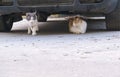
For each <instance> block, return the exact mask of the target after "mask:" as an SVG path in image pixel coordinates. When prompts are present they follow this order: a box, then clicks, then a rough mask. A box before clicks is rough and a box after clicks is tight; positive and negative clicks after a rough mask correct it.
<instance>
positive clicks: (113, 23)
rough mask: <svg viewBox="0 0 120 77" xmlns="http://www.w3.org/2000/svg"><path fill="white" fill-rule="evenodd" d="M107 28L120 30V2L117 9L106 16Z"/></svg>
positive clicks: (119, 0) (119, 1)
mask: <svg viewBox="0 0 120 77" xmlns="http://www.w3.org/2000/svg"><path fill="white" fill-rule="evenodd" d="M106 27H107V29H108V30H120V0H118V5H117V7H116V9H115V10H114V11H113V12H111V13H109V14H107V15H106Z"/></svg>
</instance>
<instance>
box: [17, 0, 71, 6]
mask: <svg viewBox="0 0 120 77" xmlns="http://www.w3.org/2000/svg"><path fill="white" fill-rule="evenodd" d="M72 2H73V0H18V4H19V5H22V6H38V5H56V4H67V3H72Z"/></svg>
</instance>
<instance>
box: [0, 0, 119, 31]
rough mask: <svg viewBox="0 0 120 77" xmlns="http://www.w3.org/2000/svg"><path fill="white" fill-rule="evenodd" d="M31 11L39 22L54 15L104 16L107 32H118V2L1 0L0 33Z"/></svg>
mask: <svg viewBox="0 0 120 77" xmlns="http://www.w3.org/2000/svg"><path fill="white" fill-rule="evenodd" d="M31 10H37V11H38V17H39V19H38V20H39V21H45V20H46V19H47V17H48V15H50V14H54V13H58V14H83V15H95V16H97V15H102V16H103V15H104V16H106V23H107V29H108V30H120V0H1V1H0V20H1V22H0V23H1V25H2V26H1V25H0V31H10V29H11V25H12V23H13V22H14V21H18V20H20V19H21V15H22V14H24V13H26V12H30V11H31ZM6 18H9V23H6V22H5V21H8V19H6ZM113 19H114V20H113ZM2 22H4V23H2Z"/></svg>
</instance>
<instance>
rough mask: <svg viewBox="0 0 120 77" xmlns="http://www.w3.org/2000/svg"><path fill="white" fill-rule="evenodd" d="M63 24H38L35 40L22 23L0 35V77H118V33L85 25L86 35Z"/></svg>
mask: <svg viewBox="0 0 120 77" xmlns="http://www.w3.org/2000/svg"><path fill="white" fill-rule="evenodd" d="M66 25H67V22H49V23H40V25H39V27H40V31H39V32H38V35H37V36H31V35H27V28H26V26H25V24H24V22H17V23H15V24H14V26H13V28H12V32H9V33H8V32H1V33H0V77H120V31H106V30H105V23H104V22H97V23H95V22H92V21H90V22H89V30H88V31H87V33H86V34H81V35H76V34H72V33H69V32H68V27H67V26H66Z"/></svg>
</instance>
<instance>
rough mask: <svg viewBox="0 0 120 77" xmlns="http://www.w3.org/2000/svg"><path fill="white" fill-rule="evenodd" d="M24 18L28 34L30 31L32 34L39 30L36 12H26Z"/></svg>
mask: <svg viewBox="0 0 120 77" xmlns="http://www.w3.org/2000/svg"><path fill="white" fill-rule="evenodd" d="M26 20H27V24H28V34H31V33H32V35H37V31H38V30H39V27H38V20H37V14H36V12H28V13H26Z"/></svg>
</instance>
